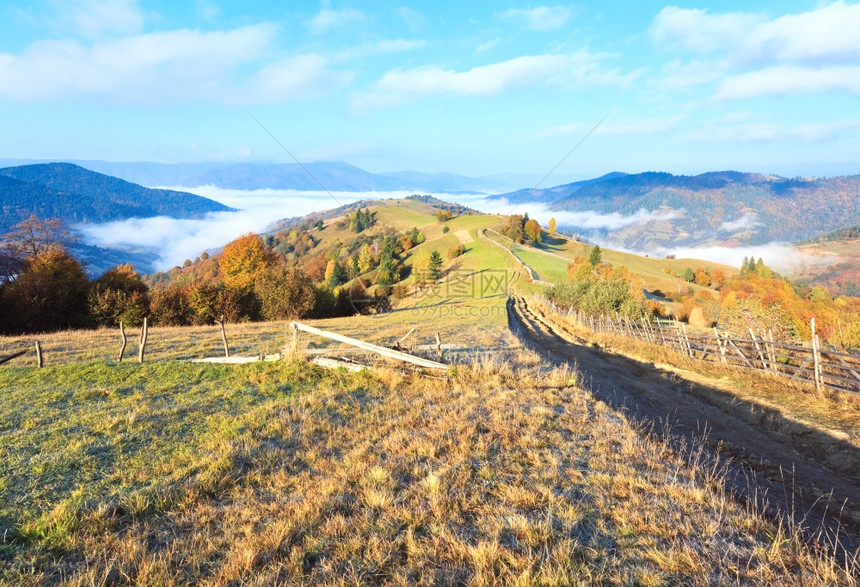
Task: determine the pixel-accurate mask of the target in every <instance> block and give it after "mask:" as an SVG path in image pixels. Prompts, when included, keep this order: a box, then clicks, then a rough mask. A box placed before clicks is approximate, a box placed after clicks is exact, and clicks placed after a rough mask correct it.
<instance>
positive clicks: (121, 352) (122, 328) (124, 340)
mask: <svg viewBox="0 0 860 587" xmlns="http://www.w3.org/2000/svg"><path fill="white" fill-rule="evenodd" d="M119 333H120V335H121V336H122V346H121V347H120V348H119V358H118V359H117V361H119V362H120V363H122V356H123V355H124V354H125V347H126V345H127V344H128V337H127V336H126V335H125V326H124V325H123V323H122V320H120V321H119Z"/></svg>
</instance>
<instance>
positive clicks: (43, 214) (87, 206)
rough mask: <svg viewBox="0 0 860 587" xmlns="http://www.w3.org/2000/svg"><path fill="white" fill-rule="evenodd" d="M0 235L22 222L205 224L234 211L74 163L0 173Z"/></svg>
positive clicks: (16, 168) (196, 197)
mask: <svg viewBox="0 0 860 587" xmlns="http://www.w3.org/2000/svg"><path fill="white" fill-rule="evenodd" d="M0 210H2V212H3V213H2V215H0V233H2V232H6V231H7V230H8V229H9V227H11V226H12V225H14V224H16V223H17V222H19V221H20V220H21V218H22V217H26V216H29V215H30V214H36V215H37V216H39V217H40V218H60V219H62V220H63V221H65V222H66V223H67V224H76V223H81V222H88V223H90V222H92V223H97V222H110V221H113V220H125V219H128V218H150V217H154V216H171V217H173V218H201V217H202V216H204V215H205V214H207V213H210V212H229V211H232V210H233V208H230V207H228V206H225V205H223V204H220V203H218V202H216V201H214V200H210V199H208V198H204V197H202V196H197V195H194V194H189V193H185V192H178V191H172V190H157V189H151V188H145V187H143V186H139V185H137V184H133V183H130V182H127V181H125V180H122V179H118V178H116V177H111V176H108V175H103V174H101V173H96V172H94V171H90V170H87V169H84V168H82V167H79V166H77V165H73V164H71V163H43V164H36V165H23V166H19V167H6V168H2V169H0Z"/></svg>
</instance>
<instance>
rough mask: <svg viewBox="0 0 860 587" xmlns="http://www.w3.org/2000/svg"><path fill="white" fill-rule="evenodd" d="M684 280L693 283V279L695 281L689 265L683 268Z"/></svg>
mask: <svg viewBox="0 0 860 587" xmlns="http://www.w3.org/2000/svg"><path fill="white" fill-rule="evenodd" d="M684 281H686V282H688V283H693V282H694V281H696V274H695V272H694V271H693V270H692V269H691V268H690V267H687V268H686V269H685V270H684Z"/></svg>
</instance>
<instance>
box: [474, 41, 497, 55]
mask: <svg viewBox="0 0 860 587" xmlns="http://www.w3.org/2000/svg"><path fill="white" fill-rule="evenodd" d="M498 44H499V39H492V40H490V41H487V42H486V43H481V44H480V45H478V46H477V47H475V53H483V52H484V51H489V50H490V49H492V48H493V47H495V46H496V45H498Z"/></svg>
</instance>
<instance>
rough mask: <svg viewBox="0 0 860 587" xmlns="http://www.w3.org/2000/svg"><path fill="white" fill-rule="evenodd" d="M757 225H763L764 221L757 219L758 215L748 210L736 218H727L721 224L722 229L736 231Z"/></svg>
mask: <svg viewBox="0 0 860 587" xmlns="http://www.w3.org/2000/svg"><path fill="white" fill-rule="evenodd" d="M756 226H762V223H761V222H759V221H757V220H756V215H755V214H754V213H749V212H748V213H746V214H743V215H742V216H740V217H739V218H736V219H735V220H727V221H725V222H723V223H722V224H720V230H725V231H728V232H736V231H738V230H748V229H750V228H755V227H756Z"/></svg>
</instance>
